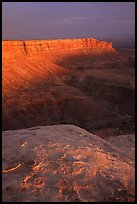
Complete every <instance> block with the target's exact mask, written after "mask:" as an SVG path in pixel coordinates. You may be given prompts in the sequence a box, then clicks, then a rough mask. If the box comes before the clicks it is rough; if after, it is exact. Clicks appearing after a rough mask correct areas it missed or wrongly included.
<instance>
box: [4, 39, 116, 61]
mask: <svg viewBox="0 0 137 204" xmlns="http://www.w3.org/2000/svg"><path fill="white" fill-rule="evenodd" d="M79 49H82V50H84V49H113V48H112V43H110V42H104V41H99V40H96V39H94V38H83V39H63V40H62V39H61V40H27V41H2V59H3V60H4V59H12V58H13V59H14V58H15V57H26V56H27V57H33V58H34V57H35V56H36V57H42V56H43V57H44V55H45V51H46V52H51V51H52V52H56V51H66V50H67V51H69V50H79Z"/></svg>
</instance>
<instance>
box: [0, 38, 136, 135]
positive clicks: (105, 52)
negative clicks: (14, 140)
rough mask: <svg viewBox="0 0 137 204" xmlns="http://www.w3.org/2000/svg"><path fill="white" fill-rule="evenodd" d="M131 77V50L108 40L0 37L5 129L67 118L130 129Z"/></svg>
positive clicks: (94, 128)
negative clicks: (4, 39)
mask: <svg viewBox="0 0 137 204" xmlns="http://www.w3.org/2000/svg"><path fill="white" fill-rule="evenodd" d="M134 82H135V79H134V53H133V52H129V51H128V50H127V51H119V52H118V51H116V50H115V49H114V48H112V43H108V42H103V41H98V40H96V39H92V38H91V39H72V40H71V39H67V40H38V41H35V40H32V41H3V42H2V107H3V114H2V115H3V116H2V126H3V130H8V129H20V128H24V127H32V126H38V125H50V124H62V123H69V124H74V125H77V126H79V127H82V128H85V129H86V130H88V131H91V132H92V133H97V134H100V135H101V134H102V135H104V134H107V132H111V134H114V135H116V134H118V135H119V134H121V133H122V134H125V133H127V134H128V133H133V132H134V84H135V83H134ZM11 118H12V120H11ZM126 127H127V128H126ZM110 130H112V131H110ZM104 131H105V132H106V133H103V132H104ZM101 132H102V133H101ZM120 132H121V133H120ZM108 134H109V133H108Z"/></svg>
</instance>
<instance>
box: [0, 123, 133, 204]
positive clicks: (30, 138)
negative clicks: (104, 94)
mask: <svg viewBox="0 0 137 204" xmlns="http://www.w3.org/2000/svg"><path fill="white" fill-rule="evenodd" d="M120 137H121V138H122V135H121V136H120ZM124 138H125V139H124V143H125V146H126V145H127V144H128V140H129V137H128V136H127V139H126V136H124ZM2 141H3V154H2V157H3V171H2V172H3V173H2V179H3V186H2V191H3V202H8V201H10V202H17V201H18V202H32V201H34V202H40V201H41V202H48V201H49V202H50V201H55V202H73V201H74V202H103V201H104V202H126V201H127V202H133V201H134V196H135V193H134V182H135V175H134V173H135V172H134V171H135V169H134V135H130V145H131V146H132V150H131V152H130V157H128V156H127V155H126V154H125V153H123V150H122V149H121V148H119V145H120V144H121V145H122V143H123V141H122V140H119V144H118V145H117V144H113V141H112V143H111V141H110V142H108V141H106V140H104V139H102V138H100V137H98V136H96V135H93V134H91V133H89V132H87V131H86V130H84V129H81V128H79V127H76V126H73V125H52V126H46V127H45V126H38V127H33V128H29V129H21V130H12V131H3V138H2ZM121 142H122V143H121ZM126 142H127V144H126ZM129 150H130V149H129ZM131 157H132V158H131Z"/></svg>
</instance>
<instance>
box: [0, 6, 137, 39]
mask: <svg viewBox="0 0 137 204" xmlns="http://www.w3.org/2000/svg"><path fill="white" fill-rule="evenodd" d="M86 37H91V38H92V37H93V38H134V37H135V2H3V3H2V39H3V40H6V39H8V40H24V39H26V40H27V39H30V40H31V39H60V38H86Z"/></svg>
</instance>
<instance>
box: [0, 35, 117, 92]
mask: <svg viewBox="0 0 137 204" xmlns="http://www.w3.org/2000/svg"><path fill="white" fill-rule="evenodd" d="M90 49H93V50H94V52H102V51H103V52H104V51H112V50H114V49H113V48H112V43H108V42H103V41H98V40H96V39H92V38H91V39H90V38H89V39H66V40H38V41H35V40H33V41H31V40H30V41H3V42H2V67H3V68H2V89H3V93H6V92H8V91H9V90H10V91H12V92H14V91H15V90H16V89H19V88H21V87H23V88H24V87H28V84H29V83H34V82H35V81H38V80H41V79H46V78H47V77H48V76H50V75H53V74H57V73H61V72H63V73H65V72H66V71H67V70H65V69H63V68H62V67H60V66H58V65H57V64H56V63H55V59H56V56H58V52H59V53H60V54H59V58H60V60H61V59H62V58H63V56H65V55H66V54H67V53H68V54H71V52H72V54H73V52H77V53H78V54H79V52H80V53H82V52H88V51H90ZM57 58H58V57H57Z"/></svg>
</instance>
